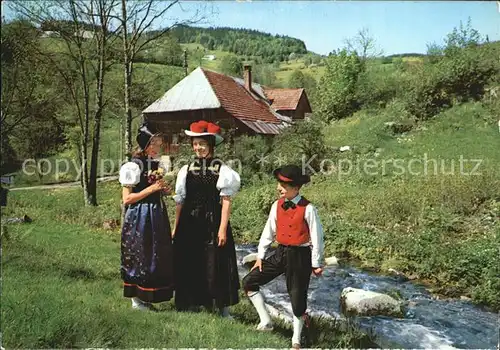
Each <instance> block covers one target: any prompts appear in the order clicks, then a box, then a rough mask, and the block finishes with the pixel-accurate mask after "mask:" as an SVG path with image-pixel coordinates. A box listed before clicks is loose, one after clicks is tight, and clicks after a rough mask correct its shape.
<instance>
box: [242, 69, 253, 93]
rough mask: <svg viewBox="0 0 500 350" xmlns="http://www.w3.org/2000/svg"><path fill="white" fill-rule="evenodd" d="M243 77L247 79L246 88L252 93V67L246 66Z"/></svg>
mask: <svg viewBox="0 0 500 350" xmlns="http://www.w3.org/2000/svg"><path fill="white" fill-rule="evenodd" d="M243 68H244V72H243V77H244V78H245V88H246V89H247V90H248V91H252V66H250V65H248V64H245V66H244V67H243Z"/></svg>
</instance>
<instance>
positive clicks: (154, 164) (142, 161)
mask: <svg viewBox="0 0 500 350" xmlns="http://www.w3.org/2000/svg"><path fill="white" fill-rule="evenodd" d="M132 162H134V163H137V164H138V165H139V167H140V169H141V178H140V181H139V183H138V184H137V185H136V186H134V189H133V192H134V193H138V192H141V191H142V190H144V189H145V188H147V187H149V186H151V185H152V184H150V183H149V182H148V172H149V171H150V170H152V171H154V170H157V169H158V165H159V162H158V161H157V160H154V159H152V158H146V157H137V158H132ZM160 198H161V193H160V192H155V193H153V194H151V195H149V196H148V197H146V198H144V199H143V200H141V201H140V202H159V201H160Z"/></svg>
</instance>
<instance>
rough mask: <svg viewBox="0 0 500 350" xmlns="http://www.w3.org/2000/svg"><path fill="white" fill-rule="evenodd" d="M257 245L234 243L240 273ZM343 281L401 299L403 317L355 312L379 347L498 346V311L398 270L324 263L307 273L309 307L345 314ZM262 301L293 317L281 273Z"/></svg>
mask: <svg viewBox="0 0 500 350" xmlns="http://www.w3.org/2000/svg"><path fill="white" fill-rule="evenodd" d="M255 252H256V247H255V246H247V245H245V246H243V245H241V246H237V248H236V254H237V257H238V261H239V272H240V276H241V277H243V276H244V275H245V274H246V273H247V272H248V269H247V268H245V266H243V265H242V259H243V257H244V256H246V255H247V254H250V253H255ZM346 287H353V288H359V289H363V290H370V291H374V292H379V293H387V292H388V291H396V292H397V293H399V295H400V296H401V297H402V299H403V301H404V303H405V317H404V318H392V317H385V316H370V317H368V316H363V317H359V316H358V317H356V318H355V321H356V323H357V324H358V325H359V327H360V329H361V330H364V331H367V332H368V331H369V330H371V331H372V332H373V333H374V334H375V336H376V339H375V342H376V343H377V344H378V345H379V346H381V347H383V348H427V349H429V348H432V349H478V348H480V349H495V348H497V346H498V339H499V334H498V332H499V329H498V327H499V325H500V315H497V314H496V313H493V312H488V311H484V310H482V309H480V308H478V307H476V306H474V305H473V304H472V303H471V302H469V301H466V300H457V299H442V300H436V299H434V298H432V295H431V294H430V293H429V292H428V291H427V290H426V289H425V288H424V287H423V286H420V285H418V284H416V283H413V282H410V281H403V280H401V279H400V278H398V277H396V276H379V275H372V274H370V273H367V272H364V271H362V270H360V269H358V268H355V267H351V266H331V267H330V266H327V267H326V268H325V271H324V272H323V276H321V277H314V276H312V277H311V283H310V288H309V297H308V312H309V314H310V315H311V316H324V317H333V318H338V317H340V318H343V316H342V315H341V314H340V294H341V292H342V289H344V288H346ZM261 291H262V293H263V294H264V296H265V299H266V303H268V304H269V305H271V306H273V307H274V308H275V309H277V310H278V311H279V312H280V314H281V315H282V316H283V317H284V318H286V319H288V320H290V321H291V319H292V318H291V317H292V309H291V304H290V302H289V297H288V294H287V291H286V285H285V279H284V276H280V277H278V278H277V279H275V280H274V281H272V282H270V283H268V284H267V285H265V286H263V287H262V288H261Z"/></svg>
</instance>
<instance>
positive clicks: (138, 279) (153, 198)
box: [119, 124, 174, 310]
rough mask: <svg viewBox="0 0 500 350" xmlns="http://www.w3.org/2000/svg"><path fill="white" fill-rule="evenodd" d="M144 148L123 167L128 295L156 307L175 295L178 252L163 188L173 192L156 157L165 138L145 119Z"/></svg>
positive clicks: (143, 306)
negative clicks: (149, 126) (163, 198)
mask: <svg viewBox="0 0 500 350" xmlns="http://www.w3.org/2000/svg"><path fill="white" fill-rule="evenodd" d="M137 143H138V144H139V149H138V150H137V151H136V152H135V153H134V155H133V157H132V159H131V161H129V162H127V163H125V164H124V165H123V166H122V167H121V169H120V176H119V181H120V183H121V185H122V186H123V191H122V199H123V204H124V205H125V207H126V213H125V219H124V222H123V226H122V237H121V238H122V239H121V276H122V279H123V295H124V296H125V297H127V298H131V299H132V307H133V308H134V309H139V310H149V309H152V305H151V303H157V302H162V301H168V300H170V299H171V298H172V296H173V290H174V285H173V283H174V280H173V252H172V237H171V230H170V224H169V220H168V214H167V209H166V206H165V203H164V202H163V200H162V193H164V192H168V188H167V185H166V183H165V181H164V180H163V178H162V175H163V173H164V169H163V168H161V167H159V162H158V161H157V160H156V159H155V158H156V157H157V156H158V155H159V152H160V150H161V147H162V144H163V138H162V136H161V135H160V134H157V133H153V132H152V131H151V130H150V129H149V128H148V126H147V125H146V124H143V125H142V126H141V128H140V129H139V132H138V134H137Z"/></svg>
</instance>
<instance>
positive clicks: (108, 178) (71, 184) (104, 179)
mask: <svg viewBox="0 0 500 350" xmlns="http://www.w3.org/2000/svg"><path fill="white" fill-rule="evenodd" d="M113 180H118V176H116V175H115V176H105V177H101V178H99V179H97V182H108V181H113ZM76 186H80V181H75V182H66V183H62V184H54V185H39V186H29V187H13V188H9V189H8V190H9V191H21V190H45V189H54V188H66V187H76Z"/></svg>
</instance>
